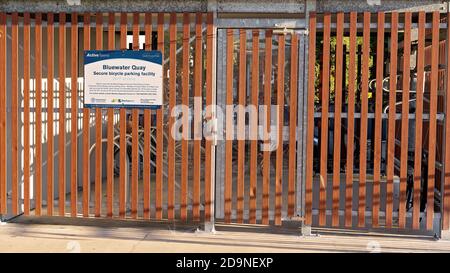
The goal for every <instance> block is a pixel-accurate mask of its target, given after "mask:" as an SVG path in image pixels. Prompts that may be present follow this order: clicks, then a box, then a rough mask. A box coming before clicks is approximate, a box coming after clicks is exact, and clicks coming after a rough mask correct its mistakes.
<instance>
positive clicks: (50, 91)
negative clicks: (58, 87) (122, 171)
mask: <svg viewBox="0 0 450 273" xmlns="http://www.w3.org/2000/svg"><path fill="white" fill-rule="evenodd" d="M53 23H54V14H53V13H48V14H47V155H48V161H47V215H49V216H52V215H53V198H54V188H53V187H54V181H55V179H54V171H55V170H54V168H55V165H54V164H55V163H54V158H53V154H54V149H55V148H54V138H55V137H54V127H53V126H54V124H53V123H54V86H53V84H54V73H55V72H54V54H55V45H54V34H55V32H54V31H55V29H54V25H53Z"/></svg>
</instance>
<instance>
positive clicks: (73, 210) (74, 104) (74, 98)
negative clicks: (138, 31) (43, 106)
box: [70, 13, 78, 217]
mask: <svg viewBox="0 0 450 273" xmlns="http://www.w3.org/2000/svg"><path fill="white" fill-rule="evenodd" d="M71 17H72V25H71V41H70V43H71V59H70V63H71V68H70V73H71V85H70V87H71V91H72V93H71V103H70V104H71V105H70V108H71V118H70V120H71V121H70V123H71V133H72V136H71V156H72V157H71V170H70V214H71V216H72V217H76V216H77V210H78V209H77V195H78V14H77V13H72V14H71Z"/></svg>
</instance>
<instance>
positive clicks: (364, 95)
mask: <svg viewBox="0 0 450 273" xmlns="http://www.w3.org/2000/svg"><path fill="white" fill-rule="evenodd" d="M369 57H370V12H364V30H363V60H362V71H361V74H362V79H361V128H360V129H361V131H360V145H359V147H360V148H359V149H360V152H359V208H358V226H359V227H363V226H364V225H365V212H366V166H367V161H366V160H367V112H368V102H367V101H368V94H369Z"/></svg>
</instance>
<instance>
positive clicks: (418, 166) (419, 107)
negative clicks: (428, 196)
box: [412, 11, 450, 229]
mask: <svg viewBox="0 0 450 273" xmlns="http://www.w3.org/2000/svg"><path fill="white" fill-rule="evenodd" d="M425 20H426V14H425V12H424V11H421V12H419V33H418V36H417V37H418V49H417V85H416V86H417V89H416V133H415V144H414V190H413V193H414V197H413V216H412V228H413V229H419V228H420V226H419V219H420V187H421V181H422V178H421V175H422V145H423V144H422V130H423V124H422V116H423V115H422V113H423V91H424V63H425V57H424V56H425V55H424V54H425ZM448 29H449V30H448V31H450V28H448ZM449 37H450V36H449ZM447 123H448V121H447ZM447 132H449V131H447ZM446 158H447V157H446ZM446 166H447V165H446Z"/></svg>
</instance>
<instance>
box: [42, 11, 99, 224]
mask: <svg viewBox="0 0 450 273" xmlns="http://www.w3.org/2000/svg"><path fill="white" fill-rule="evenodd" d="M83 19H84V20H83V21H84V22H83V49H84V50H89V49H90V48H91V26H90V23H91V15H90V14H89V13H85V14H84V17H83ZM90 115H91V111H90V109H89V108H86V107H84V108H83V217H88V216H89V196H90V190H91V189H90V182H91V181H90V164H89V162H90V158H89V148H90V145H91V144H90V136H89V135H90V132H89V131H90V129H91V128H90ZM49 121H50V120H49Z"/></svg>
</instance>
